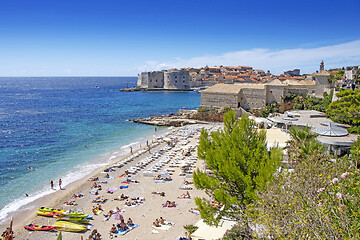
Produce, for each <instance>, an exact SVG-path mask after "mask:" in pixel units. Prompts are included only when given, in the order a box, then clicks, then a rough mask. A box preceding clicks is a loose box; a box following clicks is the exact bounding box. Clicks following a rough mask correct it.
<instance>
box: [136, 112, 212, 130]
mask: <svg viewBox="0 0 360 240" xmlns="http://www.w3.org/2000/svg"><path fill="white" fill-rule="evenodd" d="M194 114H196V110H183V109H181V110H179V112H178V113H177V114H170V115H169V116H153V117H150V118H139V119H133V120H131V121H133V122H136V123H143V124H149V125H155V126H174V127H180V126H184V125H188V124H197V123H207V122H204V121H200V120H196V119H191V118H192V116H193V115H194Z"/></svg>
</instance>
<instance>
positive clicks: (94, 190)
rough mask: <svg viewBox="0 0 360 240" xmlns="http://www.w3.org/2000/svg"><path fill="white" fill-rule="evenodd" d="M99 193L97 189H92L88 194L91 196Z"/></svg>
mask: <svg viewBox="0 0 360 240" xmlns="http://www.w3.org/2000/svg"><path fill="white" fill-rule="evenodd" d="M98 193H99V191H98V190H97V189H93V190H91V191H90V194H92V195H97V194H98Z"/></svg>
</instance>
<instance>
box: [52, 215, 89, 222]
mask: <svg viewBox="0 0 360 240" xmlns="http://www.w3.org/2000/svg"><path fill="white" fill-rule="evenodd" d="M54 217H55V218H57V219H59V220H61V221H68V222H74V223H81V224H88V223H89V222H90V220H89V219H84V218H79V217H61V216H54Z"/></svg>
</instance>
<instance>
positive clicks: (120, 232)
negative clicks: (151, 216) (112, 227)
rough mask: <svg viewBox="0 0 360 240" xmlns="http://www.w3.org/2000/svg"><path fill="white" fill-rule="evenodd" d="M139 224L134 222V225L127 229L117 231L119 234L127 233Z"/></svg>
mask: <svg viewBox="0 0 360 240" xmlns="http://www.w3.org/2000/svg"><path fill="white" fill-rule="evenodd" d="M138 226H139V225H138V224H133V225H132V226H129V228H128V229H126V230H125V231H120V230H117V231H116V232H115V233H116V234H119V235H125V234H126V233H128V232H130V231H131V230H133V229H135V228H137V227H138Z"/></svg>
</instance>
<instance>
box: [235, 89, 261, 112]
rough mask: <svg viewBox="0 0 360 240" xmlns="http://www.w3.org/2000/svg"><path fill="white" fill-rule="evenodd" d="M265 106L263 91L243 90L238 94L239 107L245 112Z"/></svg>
mask: <svg viewBox="0 0 360 240" xmlns="http://www.w3.org/2000/svg"><path fill="white" fill-rule="evenodd" d="M265 105H266V91H265V89H252V88H243V89H241V94H240V106H241V107H242V108H244V109H245V110H248V109H252V108H262V107H265Z"/></svg>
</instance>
